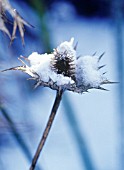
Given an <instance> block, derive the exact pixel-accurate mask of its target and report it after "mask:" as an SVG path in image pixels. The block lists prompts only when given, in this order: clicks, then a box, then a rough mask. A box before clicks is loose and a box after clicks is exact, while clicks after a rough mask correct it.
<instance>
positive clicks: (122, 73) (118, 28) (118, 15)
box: [112, 0, 124, 170]
mask: <svg viewBox="0 0 124 170" xmlns="http://www.w3.org/2000/svg"><path fill="white" fill-rule="evenodd" d="M112 4H113V8H112V9H113V11H112V12H113V13H112V14H113V19H114V23H115V32H114V33H115V46H116V51H117V55H116V56H117V59H116V62H117V69H118V79H119V82H120V83H119V88H118V89H119V91H118V92H119V103H118V105H119V133H120V141H119V142H120V144H119V146H120V158H119V162H120V163H119V165H120V167H119V169H120V170H123V168H124V65H123V64H124V50H123V46H124V42H123V41H124V40H123V23H124V22H123V18H124V17H123V0H114V1H112Z"/></svg>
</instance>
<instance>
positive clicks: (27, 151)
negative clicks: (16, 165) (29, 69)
mask: <svg viewBox="0 0 124 170" xmlns="http://www.w3.org/2000/svg"><path fill="white" fill-rule="evenodd" d="M0 111H1V113H2V114H3V116H4V118H5V119H6V121H7V122H8V124H9V126H10V128H11V130H12V133H13V136H14V138H15V140H16V141H17V143H18V144H19V146H20V148H21V149H22V151H23V153H24V155H25V156H26V158H27V160H28V161H29V162H30V161H31V160H32V156H31V155H32V154H31V152H30V149H29V148H28V146H27V144H26V143H25V141H24V139H23V136H22V135H21V134H20V133H19V132H18V130H17V129H16V127H15V124H14V122H13V120H12V119H11V117H10V116H9V114H8V113H7V111H6V109H5V108H4V107H2V106H0ZM39 169H42V168H40V167H39V166H37V170H39Z"/></svg>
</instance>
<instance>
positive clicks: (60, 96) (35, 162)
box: [30, 90, 63, 170]
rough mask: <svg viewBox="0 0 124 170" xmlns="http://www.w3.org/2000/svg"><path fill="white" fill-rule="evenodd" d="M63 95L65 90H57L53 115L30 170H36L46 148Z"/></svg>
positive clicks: (50, 117)
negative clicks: (41, 154)
mask: <svg viewBox="0 0 124 170" xmlns="http://www.w3.org/2000/svg"><path fill="white" fill-rule="evenodd" d="M62 94H63V90H60V91H59V90H57V93H56V98H55V101H54V105H53V108H52V110H51V114H50V116H49V120H48V122H47V125H46V128H45V130H44V132H43V135H42V138H41V140H40V143H39V145H38V148H37V150H36V153H35V155H34V158H33V160H32V164H31V167H30V170H34V169H35V166H36V164H37V161H38V158H39V156H40V153H41V151H42V149H43V147H44V144H45V142H46V139H47V137H48V134H49V132H50V129H51V127H52V124H53V120H54V118H55V115H56V113H57V110H58V108H59V105H60V102H61V99H62Z"/></svg>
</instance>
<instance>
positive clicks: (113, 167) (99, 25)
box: [0, 0, 124, 170]
mask: <svg viewBox="0 0 124 170" xmlns="http://www.w3.org/2000/svg"><path fill="white" fill-rule="evenodd" d="M10 3H11V5H12V6H13V8H16V9H17V11H18V12H19V13H20V15H21V16H22V17H23V18H24V19H25V20H26V21H28V22H29V23H30V24H32V25H33V26H34V27H35V28H28V27H25V46H24V47H23V46H22V43H21V39H20V35H19V32H17V38H16V39H15V40H14V42H13V44H12V46H9V43H10V40H9V38H8V37H7V36H6V35H5V34H4V33H2V32H0V69H1V70H2V69H6V68H10V67H13V66H17V65H20V61H19V60H18V59H17V58H18V57H19V56H20V55H23V56H26V57H28V56H29V55H30V54H31V53H32V52H39V53H44V52H48V53H49V52H51V51H52V49H53V48H55V47H56V46H57V45H59V44H60V43H61V42H63V41H66V40H67V41H68V40H70V38H71V37H74V38H75V43H76V42H78V48H77V53H78V54H79V55H80V54H81V55H92V54H93V53H95V52H97V53H96V54H97V55H98V56H99V55H101V54H102V53H103V52H105V55H104V57H103V58H102V60H101V64H106V67H105V68H104V69H103V72H104V71H106V72H107V73H106V75H107V77H108V79H109V80H111V81H118V82H119V84H114V85H106V86H104V87H105V88H107V89H109V90H110V91H108V92H106V91H100V90H90V92H89V93H84V94H82V95H80V94H75V93H72V92H65V94H64V96H63V101H62V103H61V106H60V108H59V110H58V113H57V116H56V119H55V120H54V124H53V127H52V129H51V132H50V134H49V137H48V139H47V142H46V144H45V146H44V149H43V152H42V154H41V156H40V158H39V161H38V166H37V170H38V169H40V170H53V169H54V170H58V169H59V170H63V169H64V170H69V169H70V170H123V169H124V106H123V103H124V88H123V86H124V79H123V74H124V67H123V63H124V61H123V60H124V51H123V44H124V42H123V40H124V35H123V27H124V26H123V19H124V12H123V11H124V1H122V0H113V1H112V0H88V1H87V0H20V1H19V0H18V1H17V0H11V1H10ZM10 31H11V32H12V30H11V28H10ZM28 77H29V76H27V75H25V74H23V73H21V72H18V71H17V72H14V71H10V72H5V73H1V74H0V83H1V84H0V88H1V89H0V170H8V169H9V170H17V169H18V170H28V169H29V167H30V164H31V160H32V157H33V156H34V153H35V151H36V148H37V146H38V143H39V141H40V138H41V136H42V132H43V130H44V128H45V125H46V123H47V120H48V117H49V114H50V110H51V108H52V105H53V102H54V99H55V93H56V92H55V91H53V90H51V89H48V88H42V87H39V88H37V89H35V90H34V89H33V85H34V83H35V82H33V81H27V80H26V79H27V78H28Z"/></svg>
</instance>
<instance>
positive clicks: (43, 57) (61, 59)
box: [5, 38, 112, 93]
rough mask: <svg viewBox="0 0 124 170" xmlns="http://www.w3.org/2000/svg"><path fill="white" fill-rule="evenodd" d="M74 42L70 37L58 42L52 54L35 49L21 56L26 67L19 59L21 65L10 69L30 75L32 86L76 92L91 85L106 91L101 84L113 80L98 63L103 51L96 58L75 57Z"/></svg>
mask: <svg viewBox="0 0 124 170" xmlns="http://www.w3.org/2000/svg"><path fill="white" fill-rule="evenodd" d="M73 41H74V39H73V38H72V39H71V40H70V41H69V42H67V41H65V42H63V43H61V44H60V45H59V46H58V47H57V48H56V49H54V51H53V53H51V54H47V53H45V54H38V53H36V52H34V53H32V54H31V55H30V56H29V57H28V58H27V59H25V57H23V58H24V59H25V60H26V61H28V63H29V66H28V65H26V64H25V63H24V62H23V61H22V60H21V59H20V61H21V62H22V64H23V66H18V67H14V68H10V69H9V70H21V71H22V72H25V73H27V74H29V75H30V76H31V78H30V79H33V80H36V84H35V88H36V87H38V86H44V87H49V88H51V89H54V90H60V89H63V90H69V91H73V92H77V93H83V92H87V91H88V90H89V89H92V88H95V89H101V90H106V89H104V88H103V87H101V85H103V84H110V83H112V82H110V81H109V80H108V79H107V78H106V77H105V73H101V69H102V68H103V67H104V65H102V66H99V63H100V59H101V58H102V56H103V54H102V55H101V56H99V57H98V56H96V54H94V55H92V56H90V55H87V56H81V57H77V55H76V47H77V45H76V46H75V47H73ZM21 58H22V57H21ZM5 71H6V70H5Z"/></svg>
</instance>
